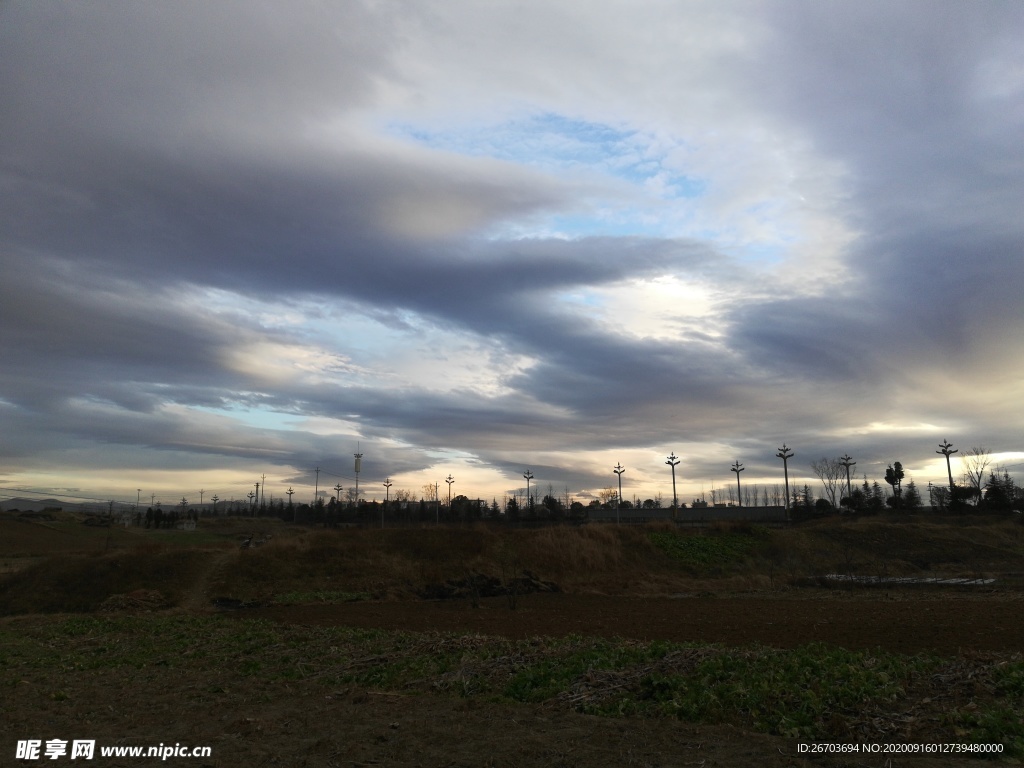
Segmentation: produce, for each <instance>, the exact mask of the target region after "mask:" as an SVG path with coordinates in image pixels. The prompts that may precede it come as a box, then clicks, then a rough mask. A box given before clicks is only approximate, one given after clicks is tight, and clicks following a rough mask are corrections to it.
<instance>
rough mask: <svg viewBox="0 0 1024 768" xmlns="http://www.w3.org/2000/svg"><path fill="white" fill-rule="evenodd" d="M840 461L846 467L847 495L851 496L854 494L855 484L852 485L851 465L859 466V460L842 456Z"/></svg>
mask: <svg viewBox="0 0 1024 768" xmlns="http://www.w3.org/2000/svg"><path fill="white" fill-rule="evenodd" d="M839 462H840V463H841V464H842V465H843V466H844V467H846V496H847V498H849V497H850V496H852V495H853V486H851V485H850V467H855V466H857V462H856V461H854V460H853V459H852V458H851V457H849V456H845V455H844V456H840V457H839Z"/></svg>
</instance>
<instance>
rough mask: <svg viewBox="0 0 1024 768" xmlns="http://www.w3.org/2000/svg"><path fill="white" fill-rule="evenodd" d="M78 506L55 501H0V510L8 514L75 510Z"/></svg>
mask: <svg viewBox="0 0 1024 768" xmlns="http://www.w3.org/2000/svg"><path fill="white" fill-rule="evenodd" d="M77 508H78V504H68V503H67V502H65V501H58V500H57V499H7V500H5V501H0V510H2V511H4V512H8V511H10V510H12V509H17V510H20V511H22V512H39V511H40V510H43V509H68V510H71V509H77Z"/></svg>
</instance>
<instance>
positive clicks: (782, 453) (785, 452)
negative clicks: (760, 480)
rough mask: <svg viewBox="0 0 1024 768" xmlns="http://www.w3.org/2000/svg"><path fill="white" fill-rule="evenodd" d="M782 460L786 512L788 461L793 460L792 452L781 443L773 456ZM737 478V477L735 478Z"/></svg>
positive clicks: (787, 507) (787, 500)
mask: <svg viewBox="0 0 1024 768" xmlns="http://www.w3.org/2000/svg"><path fill="white" fill-rule="evenodd" d="M775 455H776V456H778V457H779V458H780V459H782V471H783V472H785V474H786V510H787V511H788V510H789V460H790V459H792V458H793V452H792V451H791V450H789V448H787V447H786V444H785V443H783V444H782V447H781V448H779V452H778V453H776V454H775ZM736 477H737V478H738V477H739V475H737V476H736Z"/></svg>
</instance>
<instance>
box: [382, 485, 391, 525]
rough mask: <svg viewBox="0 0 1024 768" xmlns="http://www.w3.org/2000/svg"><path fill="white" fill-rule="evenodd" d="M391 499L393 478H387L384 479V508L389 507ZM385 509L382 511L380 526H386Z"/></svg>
mask: <svg viewBox="0 0 1024 768" xmlns="http://www.w3.org/2000/svg"><path fill="white" fill-rule="evenodd" d="M389 501H391V478H390V477H389V478H387V479H386V480H385V481H384V509H386V508H387V506H388V502H389ZM384 509H381V511H380V527H381V528H383V527H384Z"/></svg>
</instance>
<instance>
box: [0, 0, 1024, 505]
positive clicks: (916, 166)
mask: <svg viewBox="0 0 1024 768" xmlns="http://www.w3.org/2000/svg"><path fill="white" fill-rule="evenodd" d="M0 19H2V22H3V23H0V73H2V74H0V93H2V94H3V99H2V100H0V118H2V119H0V196H2V199H3V205H2V206H0V232H2V235H0V267H2V269H3V272H4V275H5V277H6V278H8V279H5V280H4V281H3V283H2V284H0V321H2V324H0V355H2V359H3V361H4V362H3V365H2V366H0V407H2V408H3V410H4V413H5V423H10V424H13V425H15V426H14V427H13V428H12V429H8V430H5V432H4V433H3V434H2V435H0V451H3V452H4V455H5V456H6V457H8V458H9V459H10V460H11V462H12V466H14V467H15V469H16V471H18V472H21V471H24V472H26V473H28V472H29V470H38V468H39V467H40V466H42V465H43V464H45V463H47V462H48V461H51V460H52V459H53V457H54V456H57V455H64V456H65V457H71V456H73V457H74V462H73V463H77V465H82V466H89V467H93V468H96V467H100V466H104V465H105V466H118V465H121V464H123V465H124V466H126V467H130V468H131V469H132V470H133V471H136V472H140V473H141V472H142V471H143V470H144V469H146V468H149V469H152V470H154V471H156V470H166V472H168V473H169V474H168V477H171V475H172V474H173V473H175V472H183V473H187V472H188V471H189V470H192V471H197V468H198V467H201V466H203V467H209V466H210V465H211V464H213V465H217V466H222V467H224V471H225V472H229V471H230V472H244V471H246V470H248V469H252V470H254V471H255V470H256V469H257V468H259V467H261V466H262V467H267V465H270V466H273V467H274V468H275V472H276V473H277V475H279V476H280V478H282V479H283V480H282V481H287V482H298V481H299V480H300V479H303V480H304V481H308V480H309V479H310V475H309V470H310V469H311V468H313V467H316V466H318V465H321V464H325V465H326V464H336V465H337V466H338V467H339V468H338V469H337V470H336V471H337V472H338V473H339V477H342V476H343V474H344V471H343V470H342V469H340V467H341V466H343V465H344V464H345V463H346V462H348V456H347V454H349V453H351V452H352V450H353V449H351V447H350V445H349V443H355V442H356V441H361V442H362V444H363V445H370V446H372V447H369V448H367V449H366V451H365V454H366V458H365V463H364V468H365V470H364V471H365V472H367V473H371V474H374V473H375V474H379V475H388V474H394V475H397V476H399V477H401V478H402V482H409V483H411V484H412V485H414V486H415V484H416V481H417V480H423V481H424V482H425V480H424V478H427V477H428V474H429V473H431V472H435V470H436V469H437V468H438V467H440V466H443V465H444V464H445V463H446V462H448V463H451V462H454V463H455V464H456V465H457V466H458V467H459V468H460V470H459V471H460V478H464V479H460V483H462V482H466V483H467V487H468V486H470V485H471V484H472V482H473V479H474V478H478V479H479V482H481V483H484V484H486V485H487V487H488V488H491V489H492V492H493V493H499V492H501V491H503V490H504V489H505V488H504V486H509V483H510V482H511V483H512V484H513V485H511V486H509V487H516V486H515V485H514V484H515V483H517V482H518V475H520V474H521V472H522V468H525V467H526V466H532V467H534V469H535V472H537V473H538V477H540V476H541V474H543V475H544V476H545V478H546V481H545V482H551V483H553V484H554V485H555V486H556V488H557V487H560V486H562V485H563V484H564V483H571V484H572V485H574V486H577V488H576V489H575V490H586V489H591V490H592V489H593V487H595V486H596V487H599V486H600V485H606V484H609V483H610V482H611V480H613V479H614V478H611V479H607V478H604V475H609V474H610V471H609V470H607V469H606V468H604V465H605V464H608V462H609V459H611V458H612V457H613V456H618V455H619V452H622V454H623V456H622V458H615V459H614V460H613V461H612V462H611V464H614V463H615V462H616V461H619V460H623V461H628V464H629V467H630V479H631V481H633V482H636V483H638V484H641V483H648V484H649V485H650V486H651V487H652V488H653V487H656V485H657V483H659V482H666V480H665V477H667V473H665V472H664V467H662V466H661V464H662V461H663V459H659V456H661V455H662V454H667V453H668V452H669V451H671V450H679V451H683V450H684V448H685V450H686V451H687V456H686V467H685V469H686V472H687V475H686V476H687V478H688V482H689V483H690V484H691V487H690V488H688V489H687V491H686V492H685V493H692V485H693V483H695V482H696V479H697V478H704V479H707V480H708V481H709V482H710V481H711V480H713V479H714V478H715V477H719V478H721V476H722V473H723V472H728V465H729V464H731V462H732V461H734V460H736V459H739V460H741V461H744V462H746V463H747V466H748V467H749V471H748V474H749V475H750V476H751V477H752V478H753V477H754V476H756V475H757V474H758V473H761V474H764V475H765V476H771V474H772V473H775V472H776V471H777V467H776V463H777V460H776V459H775V458H774V452H775V450H776V448H777V444H778V443H780V442H781V441H789V443H790V445H792V446H794V447H796V449H797V450H798V453H799V454H800V456H801V457H802V458H801V460H806V461H810V460H811V459H812V458H817V457H818V456H820V455H832V454H835V453H837V452H843V451H844V450H846V451H856V452H857V458H858V460H859V461H860V462H862V463H861V464H860V465H859V468H860V469H864V468H866V467H873V466H874V465H875V464H877V463H878V462H882V464H883V465H884V463H885V462H886V461H891V460H893V459H892V458H891V457H892V456H893V455H894V454H897V453H898V454H900V455H901V456H902V457H903V459H902V460H904V463H905V464H907V465H908V466H910V465H911V464H912V462H910V461H909V457H910V456H911V455H913V453H914V452H915V451H921V452H923V455H925V456H930V454H931V453H932V450H931V448H930V447H929V446H930V445H931V443H932V442H934V441H936V439H944V438H945V437H947V436H948V437H950V438H951V439H954V440H957V439H961V438H960V437H959V435H963V438H962V439H964V440H969V441H975V442H978V441H986V442H991V443H993V444H994V443H1000V444H1002V445H1004V447H1005V448H1006V449H1007V450H1009V449H1010V448H1012V447H1013V446H1014V442H1013V441H1014V440H1016V439H1017V437H1016V436H1017V435H1018V434H1019V428H1020V426H1021V425H1020V422H1019V419H1018V418H1017V417H1015V416H1014V415H1013V414H1015V412H1016V411H1015V409H1014V404H1015V402H1016V401H1017V399H1019V396H1020V394H1021V384H1020V382H1021V381H1024V378H1022V377H1021V373H1022V370H1021V364H1020V362H1019V361H1020V360H1021V359H1022V355H1021V353H1022V352H1024V342H1022V341H1021V339H1024V334H1022V333H1020V331H1021V314H1020V295H1021V288H1022V287H1024V276H1022V266H1021V260H1020V253H1021V246H1022V244H1024V231H1022V225H1021V222H1020V216H1019V200H1020V192H1021V186H1022V178H1024V176H1022V175H1024V166H1022V164H1021V163H1020V161H1019V160H1018V159H1017V155H1018V154H1019V153H1018V152H1017V151H1016V146H1017V144H1018V143H1019V135H1020V128H1021V120H1022V118H1024V113H1022V111H1021V109H1020V108H1019V103H1020V102H1021V99H1020V97H1021V96H1022V95H1024V94H1022V93H1021V91H1022V89H1024V76H1022V75H1021V73H1022V72H1024V58H1022V56H1021V54H1020V53H1019V45H1017V44H1016V41H1017V40H1019V37H1020V33H1021V31H1022V29H1024V12H1022V11H1021V10H1020V8H1019V7H1018V6H1016V5H1015V4H1001V3H991V4H987V5H985V6H978V5H976V4H966V3H965V4H960V3H952V4H947V5H944V6H943V7H942V9H941V12H938V11H935V9H934V8H932V7H931V6H930V5H926V4H922V3H916V2H906V3H899V4H895V5H893V4H891V3H869V4H867V5H858V6H843V7H834V6H828V7H824V6H821V5H820V4H815V3H806V2H797V1H796V0H794V2H790V3H785V4H779V5H774V6H770V7H768V6H764V5H762V4H751V3H744V2H735V3H725V4H716V5H714V6H707V7H697V6H680V5H678V4H675V3H667V2H655V1H653V0H652V2H649V3H641V4H639V5H638V4H636V3H625V2H621V3H619V2H611V3H603V4H602V5H601V7H600V9H596V10H595V9H587V10H586V12H583V11H581V10H580V9H578V8H576V7H575V6H573V5H572V4H554V5H552V4H540V3H537V4H532V3H527V4H525V5H523V4H514V5H504V4H496V5H495V4H489V5H487V6H481V5H480V4H478V3H463V2H454V3H447V2H446V3H417V4H416V5H414V6H409V5H407V4H397V3H391V2H374V3H358V2H357V3H349V4H345V5H343V6H342V5H337V6H335V5H327V6H322V5H318V4H313V3H310V4H299V5H296V6H295V7H291V6H289V8H288V9H283V8H281V7H280V6H277V5H274V4H260V5H258V6H255V7H253V6H252V5H251V4H249V3H246V4H244V5H242V4H232V3H219V4H217V5H210V4H207V3H198V2H197V3H186V4H177V5H173V6H141V5H140V6H132V7H131V8H128V9H120V8H118V9H113V8H109V7H102V6H96V5H74V6H67V7H65V6H54V5H40V4H28V3H22V4H13V5H12V4H8V5H5V6H3V8H2V9H0ZM8 276H10V277H8ZM7 416H9V417H10V419H9V420H8V419H7V418H6V417H7ZM968 435H980V437H977V438H974V437H968ZM922 445H923V446H924V448H921V447H920V446H922ZM673 446H674V447H673ZM701 446H703V448H701ZM62 451H63V452H64V453H63V454H62ZM133 451H134V452H133ZM648 463H649V466H647V464H648ZM68 466H71V465H70V464H68ZM681 471H682V470H681ZM435 473H436V472H435ZM659 473H660V474H659ZM662 475H665V477H662ZM26 477H28V475H27V474H26ZM175 477H178V478H181V477H185V475H181V474H179V475H175ZM559 477H561V478H564V480H559V479H558V478H559ZM602 478H604V479H602ZM658 478H660V480H659V479H658ZM503 479H504V480H503ZM729 479H730V478H729V477H726V478H725V480H726V481H728V480H729ZM132 482H134V481H132ZM486 495H491V494H490V493H488V494H486ZM681 495H682V494H681Z"/></svg>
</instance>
